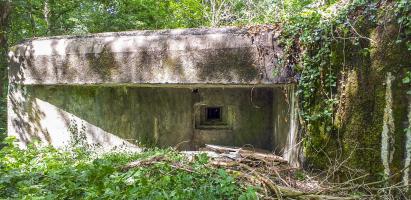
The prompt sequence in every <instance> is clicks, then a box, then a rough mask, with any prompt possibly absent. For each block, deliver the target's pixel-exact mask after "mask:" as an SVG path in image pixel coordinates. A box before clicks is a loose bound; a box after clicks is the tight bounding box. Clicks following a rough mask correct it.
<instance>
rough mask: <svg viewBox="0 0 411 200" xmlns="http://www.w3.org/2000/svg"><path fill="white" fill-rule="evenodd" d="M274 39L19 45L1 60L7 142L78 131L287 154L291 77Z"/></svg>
mask: <svg viewBox="0 0 411 200" xmlns="http://www.w3.org/2000/svg"><path fill="white" fill-rule="evenodd" d="M277 37H278V32H276V31H275V30H272V29H264V30H263V31H261V32H260V33H258V34H255V33H253V34H251V33H250V32H249V31H248V30H247V29H244V28H219V29H185V30H164V31H134V32H121V33H103V34H96V35H88V36H60V37H52V38H39V39H34V40H30V41H27V42H24V43H22V44H20V45H17V46H15V47H13V48H12V51H11V52H10V54H9V56H10V65H9V80H10V88H9V96H8V103H9V110H8V134H9V135H13V136H16V137H17V138H18V139H19V141H20V144H21V145H22V146H25V145H26V144H27V143H29V142H30V141H32V140H33V139H35V138H36V139H39V140H41V141H43V142H45V143H47V144H52V145H55V146H64V145H67V144H68V142H69V141H70V137H71V136H70V135H72V134H73V133H72V132H73V127H77V128H76V129H75V131H76V132H80V131H82V132H85V134H86V136H87V140H88V142H89V143H92V144H100V145H102V146H104V147H114V146H119V145H126V146H129V147H135V148H138V147H139V146H141V145H143V146H151V145H156V146H162V147H165V146H178V148H180V149H196V148H198V147H201V146H202V145H204V144H206V143H212V144H222V145H236V146H243V145H251V146H253V147H256V148H262V149H267V150H272V151H276V152H277V153H284V154H287V155H288V154H289V153H290V151H293V150H290V147H291V146H292V145H293V141H292V140H293V137H294V136H295V135H296V133H295V131H296V128H295V126H296V123H295V122H296V119H295V111H294V95H293V94H294V93H293V92H292V91H293V84H292V83H293V82H294V76H295V74H294V72H293V70H292V67H291V66H282V64H281V63H282V62H281V56H282V49H281V47H280V46H279V45H278V43H277ZM213 112H214V113H213ZM290 138H291V139H290Z"/></svg>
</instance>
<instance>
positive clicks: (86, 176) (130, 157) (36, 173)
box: [0, 138, 257, 199]
mask: <svg viewBox="0 0 411 200" xmlns="http://www.w3.org/2000/svg"><path fill="white" fill-rule="evenodd" d="M13 142H14V140H13V139H12V138H8V139H6V143H7V145H6V147H4V148H3V149H2V150H0V158H1V159H0V198H2V199H3V198H6V199H7V198H10V199H237V198H240V199H257V196H256V192H255V191H254V190H253V189H252V188H248V189H247V190H246V191H243V190H242V189H241V188H240V186H239V185H238V184H237V183H236V180H235V178H234V177H232V176H231V175H229V174H228V173H227V172H226V171H225V170H222V169H210V168H208V167H206V165H205V164H206V163H207V162H208V158H207V156H206V155H200V156H199V158H198V159H196V160H195V161H188V160H187V158H186V157H184V156H183V155H181V154H180V153H178V152H176V151H173V150H171V149H165V150H160V149H152V150H147V151H144V152H142V153H110V154H105V155H102V156H98V157H92V156H90V155H88V156H87V155H86V154H84V153H82V152H78V151H72V152H70V151H62V150H58V149H55V148H53V147H39V146H37V145H36V144H33V145H31V146H29V147H28V149H27V150H21V149H19V148H16V147H15V146H13ZM79 155H81V156H79ZM154 156H163V157H165V158H167V161H159V162H156V163H153V164H151V165H146V166H143V165H142V166H139V167H135V168H131V169H130V170H122V166H124V165H126V164H127V163H129V162H131V161H135V160H142V159H148V158H151V157H154ZM173 164H174V165H177V164H179V165H184V166H189V167H190V170H191V171H192V172H191V171H186V170H182V169H179V168H175V167H173V166H172V165H173Z"/></svg>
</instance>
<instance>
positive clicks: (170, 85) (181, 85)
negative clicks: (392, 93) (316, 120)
mask: <svg viewBox="0 0 411 200" xmlns="http://www.w3.org/2000/svg"><path fill="white" fill-rule="evenodd" d="M26 85H27V86H34V87H35V86H55V87H59V86H74V87H79V86H80V87H130V88H139V87H141V88H149V87H159V88H282V87H290V86H295V85H296V83H277V84H273V83H271V84H264V83H260V84H222V83H139V84H136V83H100V84H95V83H91V84H87V83H82V84H26Z"/></svg>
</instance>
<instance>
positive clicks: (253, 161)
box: [185, 145, 353, 199]
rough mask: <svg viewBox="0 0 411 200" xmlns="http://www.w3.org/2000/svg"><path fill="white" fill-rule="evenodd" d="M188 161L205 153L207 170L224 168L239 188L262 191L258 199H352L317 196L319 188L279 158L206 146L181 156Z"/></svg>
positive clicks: (238, 149) (263, 153) (315, 183)
mask: <svg viewBox="0 0 411 200" xmlns="http://www.w3.org/2000/svg"><path fill="white" fill-rule="evenodd" d="M185 153H186V154H187V155H188V156H189V158H194V156H193V155H197V154H200V153H206V154H207V155H208V156H209V157H210V158H211V161H210V162H209V165H210V167H214V168H224V169H225V170H227V171H229V172H230V173H232V174H233V175H234V176H237V177H238V179H239V181H241V182H242V184H241V185H244V186H249V185H252V186H257V187H259V188H262V189H261V190H262V191H261V194H260V195H261V197H262V199H283V198H288V199H290V198H291V199H353V198H351V197H337V196H328V195H321V194H320V192H318V191H320V190H321V189H322V188H321V187H320V186H319V184H318V183H317V181H315V180H298V177H296V176H295V172H296V171H297V170H298V169H296V168H293V167H291V166H290V165H289V164H288V162H287V161H286V160H284V159H283V158H282V157H280V156H276V155H274V154H272V153H269V152H265V151H256V150H250V149H244V148H235V147H223V146H217V145H206V147H205V148H202V149H200V151H191V152H185Z"/></svg>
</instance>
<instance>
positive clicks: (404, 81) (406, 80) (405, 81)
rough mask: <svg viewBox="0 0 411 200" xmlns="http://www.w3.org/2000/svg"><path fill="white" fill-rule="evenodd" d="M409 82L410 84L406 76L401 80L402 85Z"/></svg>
mask: <svg viewBox="0 0 411 200" xmlns="http://www.w3.org/2000/svg"><path fill="white" fill-rule="evenodd" d="M410 82H411V79H410V77H409V76H406V77H405V78H403V79H402V83H404V84H407V83H410Z"/></svg>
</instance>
